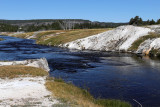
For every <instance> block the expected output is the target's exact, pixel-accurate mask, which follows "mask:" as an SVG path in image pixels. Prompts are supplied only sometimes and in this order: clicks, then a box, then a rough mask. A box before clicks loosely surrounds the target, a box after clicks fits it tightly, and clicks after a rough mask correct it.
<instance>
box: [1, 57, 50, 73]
mask: <svg viewBox="0 0 160 107" xmlns="http://www.w3.org/2000/svg"><path fill="white" fill-rule="evenodd" d="M5 65H25V66H31V67H36V68H41V69H43V70H45V71H47V72H49V71H50V69H49V66H48V62H47V60H46V58H41V59H29V60H24V61H7V62H0V66H5Z"/></svg>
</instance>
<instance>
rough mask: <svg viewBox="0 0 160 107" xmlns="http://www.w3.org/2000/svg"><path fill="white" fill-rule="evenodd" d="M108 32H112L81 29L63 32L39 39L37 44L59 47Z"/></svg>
mask: <svg viewBox="0 0 160 107" xmlns="http://www.w3.org/2000/svg"><path fill="white" fill-rule="evenodd" d="M107 30H110V29H81V30H70V31H61V32H63V33H61V34H58V35H55V36H52V37H49V38H48V37H46V38H43V39H38V41H37V43H38V44H42V45H52V46H57V45H60V44H64V43H67V42H71V41H74V40H77V39H81V38H85V37H88V36H92V35H96V34H99V33H102V32H105V31H107ZM59 32H60V31H59Z"/></svg>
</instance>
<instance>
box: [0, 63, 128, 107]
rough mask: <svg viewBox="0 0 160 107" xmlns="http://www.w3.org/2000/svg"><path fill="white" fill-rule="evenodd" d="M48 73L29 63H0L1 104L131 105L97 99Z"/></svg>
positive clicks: (84, 106) (83, 106) (104, 106)
mask: <svg viewBox="0 0 160 107" xmlns="http://www.w3.org/2000/svg"><path fill="white" fill-rule="evenodd" d="M48 75H49V73H48V72H47V71H45V70H42V69H40V68H34V67H30V66H24V65H9V66H0V78H1V79H0V84H1V85H0V95H1V96H0V106H47V107H48V106H82V107H106V106H110V107H112V106H113V107H115V106H123V107H131V105H130V104H129V103H127V102H122V101H120V100H105V99H103V100H102V99H98V100H97V99H94V98H93V96H92V95H91V94H90V93H89V92H87V91H86V90H83V89H80V88H78V87H76V86H74V85H73V84H69V83H65V82H64V81H63V80H61V79H53V78H51V77H48Z"/></svg>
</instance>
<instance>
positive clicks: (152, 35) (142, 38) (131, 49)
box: [128, 33, 160, 51]
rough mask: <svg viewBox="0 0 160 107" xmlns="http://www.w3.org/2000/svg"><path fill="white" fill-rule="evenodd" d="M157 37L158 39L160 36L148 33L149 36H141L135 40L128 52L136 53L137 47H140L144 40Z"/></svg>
mask: <svg viewBox="0 0 160 107" xmlns="http://www.w3.org/2000/svg"><path fill="white" fill-rule="evenodd" d="M159 37H160V34H155V33H150V34H149V35H147V36H143V37H141V38H139V39H138V40H136V41H135V42H134V43H133V44H132V46H131V47H130V48H129V49H128V50H129V51H136V50H137V49H138V47H139V46H140V44H141V43H143V42H144V41H145V40H147V39H153V38H159Z"/></svg>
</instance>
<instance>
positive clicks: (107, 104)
mask: <svg viewBox="0 0 160 107" xmlns="http://www.w3.org/2000/svg"><path fill="white" fill-rule="evenodd" d="M45 85H46V87H47V89H48V90H49V91H51V92H52V93H53V95H54V96H56V97H58V98H59V99H60V100H61V101H63V102H66V103H68V102H69V104H70V105H71V106H80V107H131V105H130V104H129V103H126V102H122V101H120V100H105V99H104V100H102V99H99V100H96V99H94V98H93V96H92V95H91V94H90V93H89V92H88V91H86V90H83V89H80V88H78V87H76V86H74V85H73V84H68V83H65V82H64V81H63V80H61V79H55V80H54V81H52V80H48V81H47V82H46V84H45Z"/></svg>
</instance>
